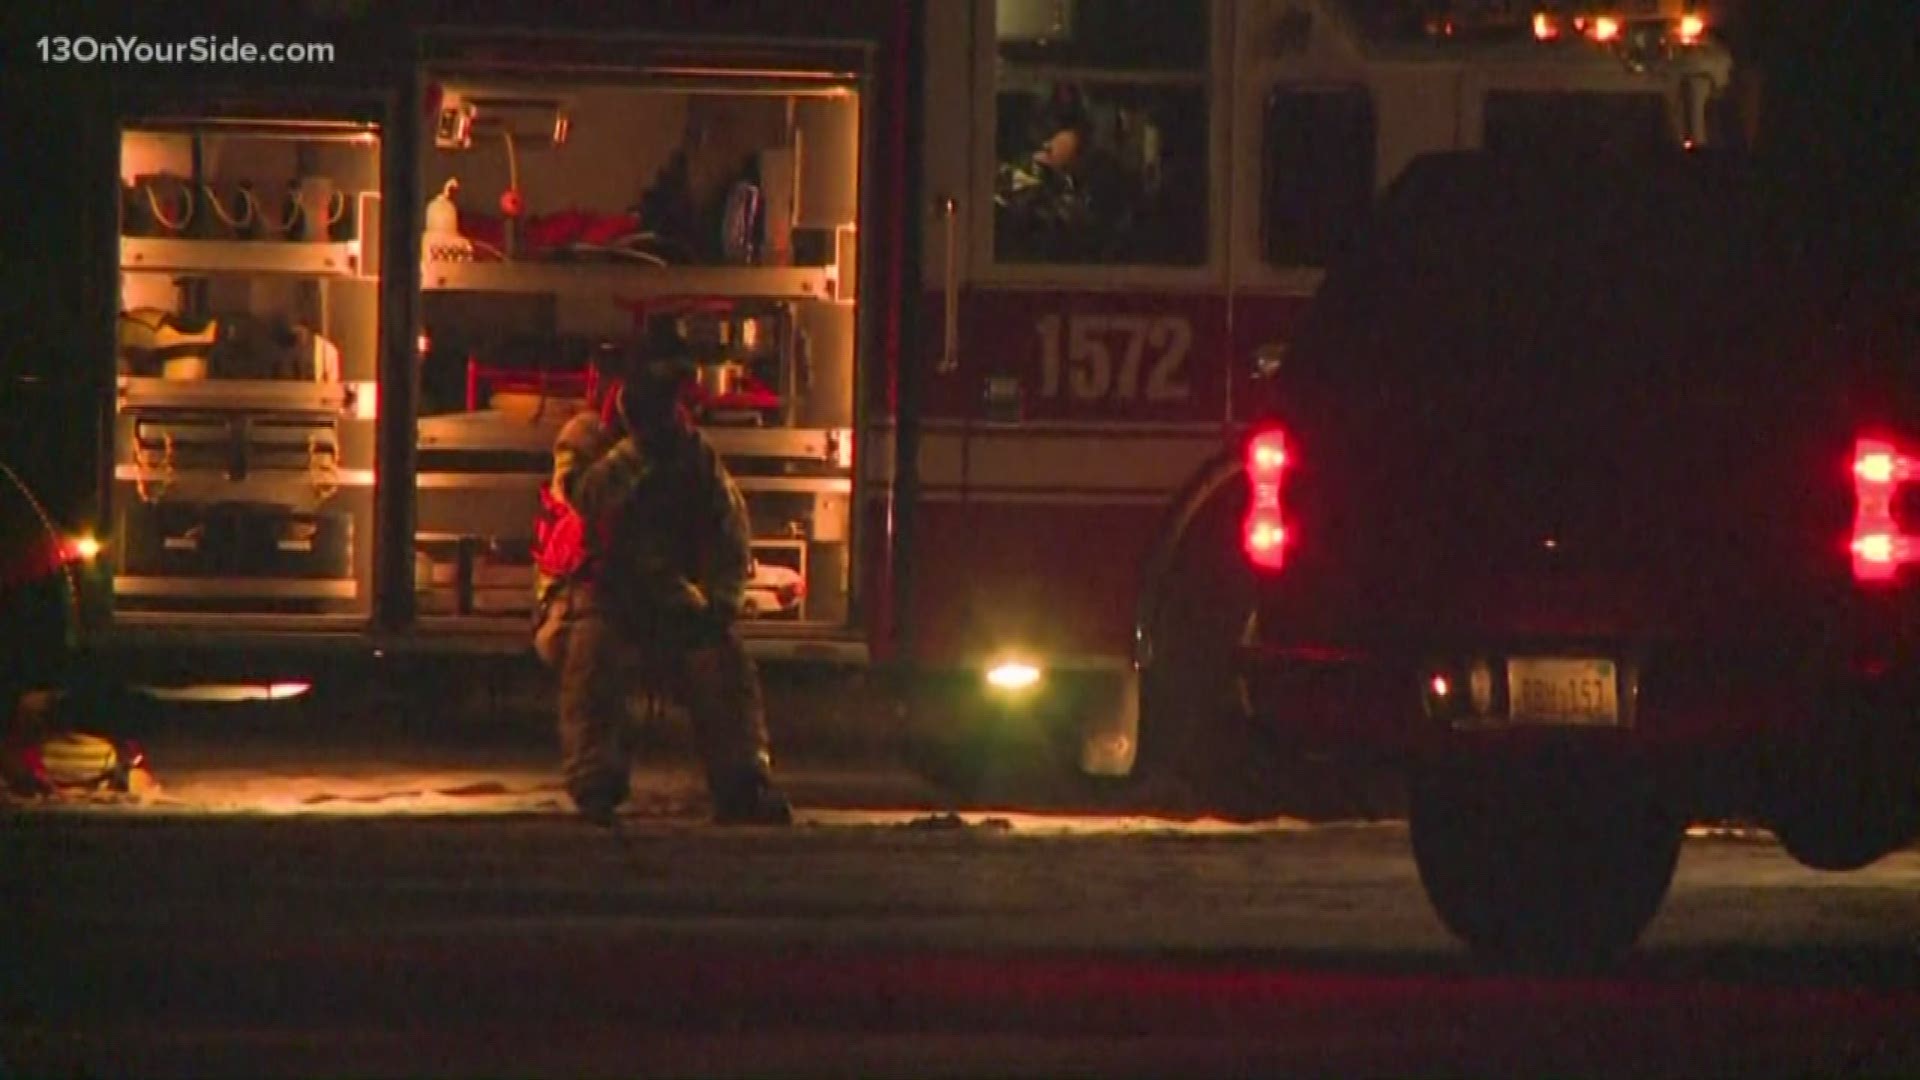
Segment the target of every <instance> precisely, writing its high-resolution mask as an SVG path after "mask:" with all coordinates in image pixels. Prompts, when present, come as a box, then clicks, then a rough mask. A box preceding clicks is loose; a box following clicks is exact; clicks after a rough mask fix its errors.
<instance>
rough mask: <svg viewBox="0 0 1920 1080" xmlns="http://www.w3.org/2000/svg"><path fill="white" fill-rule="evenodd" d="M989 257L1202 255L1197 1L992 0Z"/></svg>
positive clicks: (1170, 258) (1202, 87)
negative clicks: (991, 233) (991, 218)
mask: <svg viewBox="0 0 1920 1080" xmlns="http://www.w3.org/2000/svg"><path fill="white" fill-rule="evenodd" d="M994 15H995V24H994V28H995V44H996V46H997V49H998V53H997V56H998V65H997V73H996V76H995V81H994V91H995V98H994V109H995V141H994V154H995V159H994V160H995V166H996V169H995V177H994V257H995V259H996V260H998V261H999V262H1002V263H1053V264H1077V265H1089V264H1091V265H1129V264H1131V265H1161V266H1193V265H1199V264H1201V263H1204V262H1206V259H1207V197H1208V187H1207V154H1208V140H1207V93H1206V91H1207V52H1208V40H1209V39H1208V30H1207V19H1206V8H1205V7H1204V6H1195V5H1189V4H1170V3H1165V2H1162V0H998V2H997V3H996V5H995V8H994Z"/></svg>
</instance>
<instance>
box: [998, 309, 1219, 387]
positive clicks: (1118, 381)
mask: <svg viewBox="0 0 1920 1080" xmlns="http://www.w3.org/2000/svg"><path fill="white" fill-rule="evenodd" d="M1034 331H1035V332H1036V333H1037V334H1039V335H1040V396H1041V397H1043V398H1056V397H1060V396H1062V395H1063V394H1065V395H1068V396H1070V397H1072V398H1073V399H1074V400H1076V401H1086V402H1094V401H1107V400H1112V401H1136V400H1141V399H1144V400H1146V401H1149V402H1172V401H1184V400H1186V398H1187V397H1188V396H1189V395H1190V394H1191V393H1192V388H1191V387H1190V386H1189V385H1188V382H1187V352H1188V350H1189V349H1191V348H1192V346H1193V324H1192V323H1190V322H1188V321H1187V319H1186V317H1185V316H1182V315H1070V316H1065V317H1062V316H1060V315H1058V314H1054V315H1045V316H1042V317H1041V318H1040V319H1039V320H1037V321H1036V322H1035V323H1034Z"/></svg>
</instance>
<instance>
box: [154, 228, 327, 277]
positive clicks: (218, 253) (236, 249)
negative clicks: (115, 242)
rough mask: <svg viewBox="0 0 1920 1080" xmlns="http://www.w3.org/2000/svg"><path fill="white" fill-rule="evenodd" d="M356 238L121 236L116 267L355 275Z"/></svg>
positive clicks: (198, 272)
mask: <svg viewBox="0 0 1920 1080" xmlns="http://www.w3.org/2000/svg"><path fill="white" fill-rule="evenodd" d="M360 266H361V262H360V243H359V241H357V240H347V241H341V242H339V243H320V242H317V241H316V242H305V241H298V240H172V239H166V238H156V237H138V236H125V237H121V239H120V269H122V270H125V271H129V272H143V271H153V272H160V273H174V274H296V275H306V276H313V277H350V276H353V277H357V276H359V274H360Z"/></svg>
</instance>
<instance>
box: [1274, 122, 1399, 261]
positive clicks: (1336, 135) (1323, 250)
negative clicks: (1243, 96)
mask: <svg viewBox="0 0 1920 1080" xmlns="http://www.w3.org/2000/svg"><path fill="white" fill-rule="evenodd" d="M1375 127H1376V125H1375V121H1374V111H1373V98H1372V97H1371V96H1370V95H1369V94H1368V93H1367V91H1366V90H1365V89H1364V88H1361V87H1357V86H1356V87H1335V88H1325V87H1312V88H1300V89H1295V88H1282V89H1279V90H1276V91H1274V93H1273V95H1272V96H1271V97H1269V98H1268V99H1267V115H1266V133H1265V169H1264V179H1263V182H1262V190H1263V199H1262V205H1261V230H1262V239H1263V241H1264V250H1265V252H1266V258H1267V262H1268V263H1270V264H1272V265H1275V266H1315V267H1317V266H1324V265H1326V264H1327V263H1328V262H1329V261H1331V260H1332V259H1334V258H1335V257H1337V256H1338V255H1339V254H1340V253H1341V252H1342V251H1343V250H1344V249H1345V247H1346V244H1347V242H1348V240H1349V239H1351V238H1352V236H1353V235H1354V233H1355V232H1356V231H1357V230H1358V229H1359V227H1360V225H1361V223H1362V222H1364V221H1365V220H1366V216H1367V212H1368V208H1369V207H1370V206H1371V205H1372V201H1373V173H1374V156H1375V155H1374V137H1375Z"/></svg>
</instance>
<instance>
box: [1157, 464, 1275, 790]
mask: <svg viewBox="0 0 1920 1080" xmlns="http://www.w3.org/2000/svg"><path fill="white" fill-rule="evenodd" d="M1244 488H1245V485H1243V484H1228V485H1226V486H1225V487H1224V488H1222V490H1221V491H1220V492H1219V493H1217V494H1215V495H1214V496H1213V497H1212V498H1211V499H1209V500H1208V502H1207V503H1206V505H1205V506H1204V507H1203V508H1202V509H1201V511H1200V513H1199V514H1198V515H1197V516H1196V517H1195V518H1194V520H1193V522H1192V524H1191V526H1190V527H1189V528H1188V529H1187V532H1186V535H1184V536H1183V537H1181V539H1180V541H1179V544H1178V546H1177V547H1176V549H1175V551H1174V557H1173V560H1172V562H1171V564H1170V567H1169V572H1168V574H1167V578H1166V580H1165V582H1164V583H1163V585H1162V587H1161V595H1160V599H1159V602H1158V604H1157V605H1156V611H1155V617H1154V619H1153V622H1152V624H1151V625H1152V628H1153V639H1152V640H1153V656H1152V661H1151V663H1149V664H1148V665H1147V666H1146V668H1145V669H1144V670H1143V671H1142V673H1141V684H1140V693H1141V700H1140V748H1139V756H1138V759H1137V764H1136V766H1135V770H1134V771H1135V780H1134V788H1135V790H1136V791H1139V792H1140V793H1141V797H1142V799H1143V800H1146V801H1161V802H1168V803H1179V802H1186V803H1188V804H1190V805H1188V806H1166V807H1160V808H1161V809H1176V810H1184V809H1193V808H1198V809H1203V810H1206V811H1209V812H1213V813H1218V814H1223V815H1226V816H1229V817H1235V818H1259V817H1267V816H1271V815H1272V814H1274V813H1276V812H1278V811H1279V810H1280V809H1281V808H1282V807H1283V806H1284V805H1285V802H1286V790H1285V788H1286V785H1285V783H1284V782H1283V781H1282V779H1281V775H1282V770H1281V766H1282V765H1283V764H1284V762H1283V760H1282V756H1281V755H1280V753H1279V748H1278V746H1277V744H1276V742H1275V740H1273V739H1271V738H1269V737H1266V736H1265V735H1264V734H1263V733H1262V731H1261V730H1260V728H1259V726H1258V723H1257V721H1256V718H1255V717H1254V716H1253V714H1252V710H1251V709H1250V707H1249V705H1248V703H1247V700H1246V694H1245V688H1244V684H1243V681H1242V678H1241V671H1240V668H1239V654H1240V647H1241V645H1242V643H1243V642H1244V641H1245V639H1246V637H1247V635H1248V634H1249V633H1250V632H1251V628H1252V626H1253V622H1252V620H1253V617H1254V597H1255V590H1254V580H1253V572H1252V570H1251V569H1249V568H1248V567H1247V566H1246V564H1245V563H1244V562H1243V561H1242V560H1241V558H1240V518H1241V516H1242V515H1243V513H1244V511H1245V505H1246V492H1245V489H1244Z"/></svg>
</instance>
